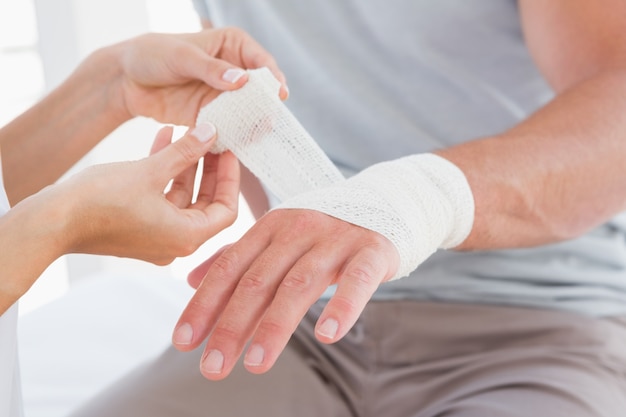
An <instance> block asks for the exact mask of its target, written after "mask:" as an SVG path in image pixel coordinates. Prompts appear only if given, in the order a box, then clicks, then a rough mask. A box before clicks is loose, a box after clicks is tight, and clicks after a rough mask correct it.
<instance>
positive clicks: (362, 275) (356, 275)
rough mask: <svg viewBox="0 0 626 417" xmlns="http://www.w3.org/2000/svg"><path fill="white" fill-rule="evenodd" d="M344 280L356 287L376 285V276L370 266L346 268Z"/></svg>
mask: <svg viewBox="0 0 626 417" xmlns="http://www.w3.org/2000/svg"><path fill="white" fill-rule="evenodd" d="M344 278H345V279H348V280H350V281H352V282H354V284H356V285H358V286H364V287H371V286H372V285H375V284H376V276H375V275H374V273H373V268H372V266H371V265H367V264H364V263H361V264H359V265H354V266H351V267H350V268H348V269H347V270H346V273H345V274H344Z"/></svg>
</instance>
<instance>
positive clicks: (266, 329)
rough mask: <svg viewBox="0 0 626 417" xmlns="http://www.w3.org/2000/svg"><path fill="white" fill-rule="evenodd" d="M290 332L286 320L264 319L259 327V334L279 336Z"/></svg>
mask: <svg viewBox="0 0 626 417" xmlns="http://www.w3.org/2000/svg"><path fill="white" fill-rule="evenodd" d="M288 332H289V328H288V327H287V326H286V325H285V322H284V321H277V320H270V319H265V320H263V321H262V322H261V323H260V324H259V327H258V329H257V333H258V334H263V335H266V336H267V335H269V336H277V335H283V334H285V333H288Z"/></svg>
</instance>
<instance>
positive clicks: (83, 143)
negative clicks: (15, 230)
mask: <svg viewBox="0 0 626 417" xmlns="http://www.w3.org/2000/svg"><path fill="white" fill-rule="evenodd" d="M113 53H115V50H114V49H112V48H108V49H104V50H100V51H98V52H96V53H94V54H92V55H91V56H90V57H89V58H88V59H87V60H86V61H85V62H84V63H83V64H82V65H81V66H80V67H78V69H77V70H76V71H75V72H74V73H73V74H72V75H71V76H70V78H69V79H68V80H66V81H65V82H64V83H63V84H62V85H61V86H59V87H58V88H57V89H56V90H54V91H53V92H51V93H50V94H49V95H48V96H47V97H46V98H44V99H43V100H42V101H41V102H40V103H38V104H37V105H35V106H34V107H32V108H31V109H30V110H28V111H27V112H25V113H24V114H22V115H21V116H19V117H18V118H17V119H15V120H14V121H12V122H11V123H10V124H8V125H7V126H6V127H4V128H3V129H1V130H0V146H1V149H2V164H3V167H4V182H5V187H6V191H7V195H8V197H9V200H10V201H11V203H12V204H16V203H17V202H19V201H20V200H22V199H24V198H25V197H27V196H29V195H32V194H34V193H35V192H37V191H39V190H40V189H42V188H43V187H45V186H46V185H48V184H51V183H53V182H54V181H56V180H57V179H58V178H59V177H60V176H61V175H63V173H65V172H66V171H67V170H68V169H69V168H70V167H71V166H72V165H73V164H74V163H76V162H77V161H78V160H79V159H80V158H81V157H83V156H84V155H85V153H87V152H88V151H89V150H90V149H92V148H93V147H94V146H95V145H96V144H97V143H98V142H99V141H100V140H101V139H102V138H104V137H105V136H106V135H107V134H109V133H110V132H111V131H113V130H114V129H115V128H116V127H117V126H119V125H120V124H122V123H123V122H124V121H126V119H127V116H126V115H125V113H124V112H123V111H118V110H117V109H118V108H119V107H117V106H115V105H114V104H112V103H116V102H117V101H118V100H120V98H119V97H111V91H112V87H111V85H112V84H113V82H112V81H111V80H113V79H114V78H115V77H116V76H117V75H118V73H119V68H118V67H117V66H113V65H112V63H116V62H117V60H115V59H110V54H113Z"/></svg>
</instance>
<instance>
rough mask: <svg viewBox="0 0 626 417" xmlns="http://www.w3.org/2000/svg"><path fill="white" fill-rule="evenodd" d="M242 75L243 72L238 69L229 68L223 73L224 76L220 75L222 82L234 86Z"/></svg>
mask: <svg viewBox="0 0 626 417" xmlns="http://www.w3.org/2000/svg"><path fill="white" fill-rule="evenodd" d="M244 75H246V72H245V71H244V70H242V69H239V68H230V69H227V70H226V71H224V74H222V80H224V81H226V82H229V83H231V84H235V83H236V82H237V81H239V79H240V78H241V77H243V76H244Z"/></svg>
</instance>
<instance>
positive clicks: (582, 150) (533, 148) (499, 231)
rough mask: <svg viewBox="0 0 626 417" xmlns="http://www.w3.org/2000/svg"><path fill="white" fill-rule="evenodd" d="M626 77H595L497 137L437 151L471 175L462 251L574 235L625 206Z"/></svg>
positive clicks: (621, 75)
mask: <svg viewBox="0 0 626 417" xmlns="http://www.w3.org/2000/svg"><path fill="white" fill-rule="evenodd" d="M624 97H626V72H610V73H608V72H607V73H604V74H600V75H598V76H596V77H594V78H591V79H589V80H587V81H585V82H582V83H580V84H579V85H578V86H575V87H573V88H571V89H570V90H569V91H566V92H564V93H563V94H561V95H560V96H559V97H558V98H557V99H556V100H554V101H553V102H552V103H550V104H549V105H547V106H546V107H544V108H543V109H542V110H540V111H539V112H538V113H536V114H535V115H533V116H532V117H530V118H529V119H528V120H526V121H525V122H523V123H521V124H519V125H518V126H516V127H515V128H513V129H511V130H510V131H508V132H506V133H504V134H502V135H499V136H497V137H493V138H488V139H482V140H476V141H472V142H468V143H465V144H463V145H460V146H456V147H453V148H449V149H446V150H443V151H441V152H438V153H439V154H440V155H442V156H444V157H445V158H447V159H449V160H451V161H452V162H454V163H455V164H456V165H457V166H459V167H460V168H461V169H462V170H463V172H464V173H465V175H466V176H467V177H468V180H469V183H470V185H471V187H472V190H473V193H474V197H475V203H476V216H475V222H474V227H473V230H472V233H471V234H470V236H469V238H468V239H467V240H466V241H465V243H464V244H463V245H462V246H461V248H464V249H485V248H487V249H491V248H504V247H524V246H532V245H538V244H543V243H548V242H554V241H559V240H563V239H568V238H573V237H576V236H578V235H580V234H582V233H584V232H585V231H587V230H589V229H591V228H593V227H595V226H597V225H598V224H601V223H603V222H605V221H606V220H607V219H608V218H610V217H611V216H613V215H615V214H616V213H618V212H620V211H622V210H624V209H626V140H625V138H626V116H624V115H626V101H625V100H624Z"/></svg>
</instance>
